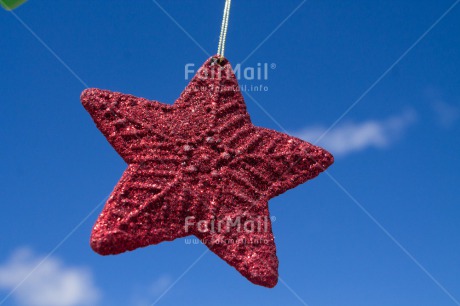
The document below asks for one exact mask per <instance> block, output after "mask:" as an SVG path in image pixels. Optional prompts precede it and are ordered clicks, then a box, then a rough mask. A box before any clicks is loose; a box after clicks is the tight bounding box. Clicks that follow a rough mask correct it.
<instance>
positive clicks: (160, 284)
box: [151, 275, 173, 296]
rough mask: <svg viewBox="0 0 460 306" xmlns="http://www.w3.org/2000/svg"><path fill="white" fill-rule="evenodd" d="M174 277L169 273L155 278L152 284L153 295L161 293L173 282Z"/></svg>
mask: <svg viewBox="0 0 460 306" xmlns="http://www.w3.org/2000/svg"><path fill="white" fill-rule="evenodd" d="M172 282H173V281H172V277H171V276H169V275H163V276H160V277H159V278H158V279H157V280H155V281H154V282H153V284H152V286H151V292H152V294H153V295H155V296H156V295H161V294H162V293H163V292H165V291H166V289H168V288H169V286H171V284H172Z"/></svg>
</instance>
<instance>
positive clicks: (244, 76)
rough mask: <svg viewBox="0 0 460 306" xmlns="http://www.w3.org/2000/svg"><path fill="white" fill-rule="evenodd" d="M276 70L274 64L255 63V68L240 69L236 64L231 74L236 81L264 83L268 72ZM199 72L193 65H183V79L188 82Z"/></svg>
mask: <svg viewBox="0 0 460 306" xmlns="http://www.w3.org/2000/svg"><path fill="white" fill-rule="evenodd" d="M275 69H276V64H275V63H271V64H269V63H257V64H256V66H248V67H242V65H241V64H237V65H236V66H235V67H234V68H233V72H234V73H235V76H236V78H237V79H238V80H245V81H266V80H268V78H269V76H270V71H272V70H275ZM198 71H199V68H198V70H197V69H196V66H195V64H193V63H188V64H186V65H185V69H184V73H185V75H184V76H185V79H186V80H190V79H191V78H193V76H194V75H195V74H196V73H197V72H198Z"/></svg>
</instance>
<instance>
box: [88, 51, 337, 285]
mask: <svg viewBox="0 0 460 306" xmlns="http://www.w3.org/2000/svg"><path fill="white" fill-rule="evenodd" d="M81 101H82V103H83V106H84V107H85V108H86V110H87V111H88V112H89V113H90V115H91V116H92V118H93V120H94V121H95V123H96V125H97V127H98V128H99V130H100V131H101V132H102V133H103V134H104V135H105V137H106V138H107V140H108V141H109V143H110V144H111V145H112V146H113V147H114V149H115V150H116V151H117V152H118V153H119V154H120V156H121V157H122V158H123V159H124V161H125V162H126V163H127V164H128V167H127V169H126V171H125V172H124V174H123V176H122V177H121V179H120V181H119V182H118V184H117V185H116V187H115V189H114V191H113V192H112V194H111V195H110V197H109V199H108V201H107V203H106V205H105V207H104V209H103V211H102V213H101V215H100V216H99V218H98V220H97V222H96V224H95V226H94V229H93V232H92V235H91V239H90V243H91V247H92V248H93V249H94V251H96V252H97V253H99V254H101V255H109V254H119V253H122V252H125V251H131V250H134V249H136V248H140V247H145V246H148V245H152V244H158V243H160V242H163V241H171V240H174V239H177V238H181V237H186V236H189V235H194V236H196V237H198V238H199V239H200V240H201V241H202V242H203V243H204V244H205V245H206V246H207V247H209V249H210V250H211V251H212V252H214V253H215V254H217V255H218V256H219V257H220V258H222V259H223V260H225V261H226V262H227V263H228V264H230V265H231V266H233V267H234V268H235V269H236V270H238V271H239V272H240V273H241V274H242V275H243V276H245V277H246V278H247V279H248V280H250V281H251V282H253V283H255V284H258V285H262V286H266V287H274V286H275V285H276V283H277V281H278V258H277V256H276V247H275V242H274V237H273V233H272V227H271V220H270V217H269V216H270V214H269V211H268V200H269V199H271V198H273V197H275V196H277V195H279V194H281V193H283V192H285V191H287V190H288V189H291V188H294V187H296V186H297V185H299V184H302V183H304V182H306V181H307V180H309V179H312V178H314V177H316V176H317V175H318V174H319V173H320V172H321V171H324V169H326V168H327V167H328V166H330V165H331V164H332V163H333V157H332V155H331V154H329V153H328V152H327V151H325V150H323V149H321V148H319V147H316V146H314V145H312V144H310V143H308V142H305V141H302V140H300V139H298V138H295V137H291V136H288V135H286V134H283V133H279V132H276V131H273V130H269V129H266V128H261V127H256V126H254V125H253V124H252V123H251V120H250V118H249V114H248V113H247V110H246V105H245V102H244V99H243V96H242V94H241V92H240V89H239V86H238V81H237V79H236V77H235V74H234V72H233V70H232V68H231V65H230V63H229V62H228V61H227V60H225V59H224V60H223V61H221V62H220V61H217V60H216V58H215V57H212V58H210V59H209V60H207V61H206V63H204V65H203V66H202V67H201V68H200V70H199V71H198V72H197V74H196V75H195V77H194V78H193V79H192V81H191V82H190V84H189V85H188V86H187V87H186V89H185V91H184V92H183V93H182V94H181V96H180V97H179V99H178V100H177V101H176V102H175V103H174V104H173V105H168V104H162V103H159V102H156V101H149V100H147V99H144V98H137V97H134V96H132V95H126V94H122V93H117V92H111V91H107V90H100V89H87V90H85V91H84V92H83V93H82V96H81Z"/></svg>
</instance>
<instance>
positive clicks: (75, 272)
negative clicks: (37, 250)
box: [0, 248, 99, 306]
mask: <svg viewBox="0 0 460 306" xmlns="http://www.w3.org/2000/svg"><path fill="white" fill-rule="evenodd" d="M42 260H43V258H41V257H38V256H35V255H34V254H33V252H32V251H31V250H30V249H27V248H23V249H19V250H17V251H16V252H14V253H13V254H12V255H11V257H10V259H9V260H8V261H6V262H5V263H3V264H1V265H0V289H3V290H7V291H11V290H13V289H15V288H16V286H17V285H19V284H20V283H21V282H22V281H23V280H24V279H25V278H26V277H27V276H28V275H29V273H31V272H32V271H33V270H34V269H35V267H37V265H39V263H40V262H41V261H42ZM12 297H13V298H15V299H16V301H17V302H18V304H19V305H23V306H81V305H95V304H96V303H97V301H98V299H99V290H98V289H97V288H96V287H95V285H94V282H93V278H92V274H91V272H90V271H89V270H88V269H85V268H76V267H66V266H65V265H64V264H63V263H62V262H61V261H60V260H59V259H58V258H56V257H49V258H48V259H47V260H45V261H44V262H43V263H42V264H41V265H39V266H38V268H36V270H35V271H33V273H32V274H30V276H29V277H28V278H27V280H25V281H24V282H23V283H22V284H21V285H20V286H19V287H18V288H17V289H16V290H15V291H14V293H13V295H12Z"/></svg>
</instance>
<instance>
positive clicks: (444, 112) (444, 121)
mask: <svg viewBox="0 0 460 306" xmlns="http://www.w3.org/2000/svg"><path fill="white" fill-rule="evenodd" d="M432 106H433V109H434V111H435V114H436V119H437V120H438V123H439V124H440V125H441V126H443V127H445V128H450V127H452V126H453V125H454V124H455V122H456V121H457V120H458V119H460V108H459V107H457V106H455V105H452V104H448V103H446V102H444V101H442V100H436V101H435V102H433V103H432Z"/></svg>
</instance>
